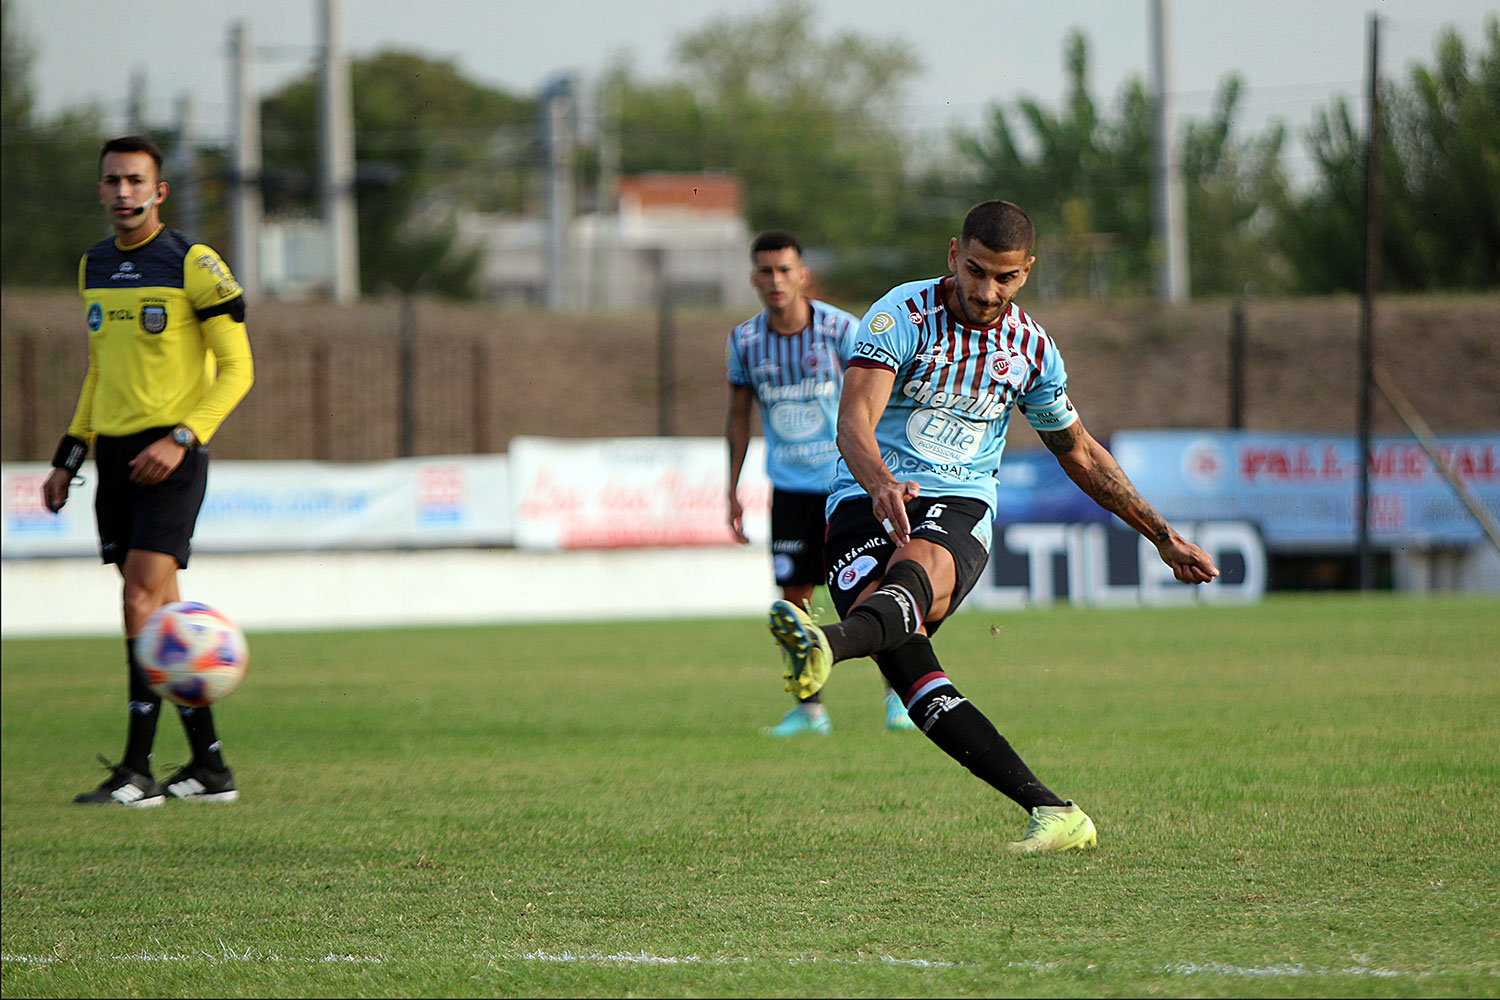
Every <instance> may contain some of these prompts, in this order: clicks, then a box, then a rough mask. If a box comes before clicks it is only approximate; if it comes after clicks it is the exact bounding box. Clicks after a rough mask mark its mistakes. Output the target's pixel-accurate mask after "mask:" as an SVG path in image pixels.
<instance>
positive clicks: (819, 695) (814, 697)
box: [797, 691, 823, 705]
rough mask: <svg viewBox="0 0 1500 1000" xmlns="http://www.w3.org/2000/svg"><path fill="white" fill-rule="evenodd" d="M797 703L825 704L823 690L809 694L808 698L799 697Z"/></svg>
mask: <svg viewBox="0 0 1500 1000" xmlns="http://www.w3.org/2000/svg"><path fill="white" fill-rule="evenodd" d="M797 704H799V705H821V704H823V692H821V691H815V692H813V693H812V694H810V695H808V696H807V697H806V698H798V699H797Z"/></svg>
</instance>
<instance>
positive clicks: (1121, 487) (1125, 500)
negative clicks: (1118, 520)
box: [1087, 465, 1172, 544]
mask: <svg viewBox="0 0 1500 1000" xmlns="http://www.w3.org/2000/svg"><path fill="white" fill-rule="evenodd" d="M1087 492H1088V495H1089V496H1091V497H1093V498H1094V501H1095V502H1096V503H1098V504H1099V506H1101V507H1103V508H1104V509H1105V510H1107V511H1109V512H1110V513H1112V514H1119V515H1121V516H1122V517H1125V518H1126V520H1127V521H1129V520H1136V521H1139V523H1140V531H1141V534H1143V535H1145V536H1146V537H1147V538H1149V539H1151V541H1153V542H1156V543H1157V544H1160V543H1162V542H1165V541H1168V540H1169V539H1170V538H1171V537H1172V532H1171V528H1169V527H1168V526H1167V522H1166V521H1164V520H1162V516H1161V515H1160V514H1158V513H1157V512H1156V509H1155V508H1153V507H1152V506H1151V505H1150V504H1149V503H1147V502H1146V499H1145V497H1143V496H1141V494H1140V491H1138V490H1137V489H1136V488H1135V485H1134V484H1133V483H1131V481H1130V479H1129V477H1127V476H1126V475H1125V471H1124V470H1123V469H1121V468H1120V467H1119V466H1118V465H1116V466H1113V467H1106V466H1102V465H1096V466H1094V467H1093V468H1091V469H1090V470H1089V471H1088V489H1087ZM1129 515H1134V517H1133V518H1132V517H1130V516H1129Z"/></svg>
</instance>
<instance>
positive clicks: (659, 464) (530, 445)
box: [509, 437, 771, 549]
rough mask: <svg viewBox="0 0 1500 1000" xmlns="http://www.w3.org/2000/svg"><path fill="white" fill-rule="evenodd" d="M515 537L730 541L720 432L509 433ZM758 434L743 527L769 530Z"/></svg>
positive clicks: (758, 534) (744, 486) (758, 539)
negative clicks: (652, 434) (650, 435)
mask: <svg viewBox="0 0 1500 1000" xmlns="http://www.w3.org/2000/svg"><path fill="white" fill-rule="evenodd" d="M509 454H510V474H511V479H510V482H511V496H512V497H513V498H514V502H515V507H514V513H515V544H516V546H517V547H519V548H525V549H611V548H626V547H651V546H660V545H732V544H733V543H734V538H733V536H732V535H731V534H730V531H729V523H728V510H729V508H728V502H727V500H726V487H727V484H728V473H729V455H728V451H727V449H726V447H725V444H724V441H723V439H722V438H612V439H592V440H572V439H563V438H534V437H518V438H512V439H511V442H510V451H509ZM765 465H766V457H765V442H764V440H763V439H761V438H755V439H753V440H752V441H751V442H750V450H749V453H748V454H747V455H746V457H745V466H744V469H743V470H742V472H741V473H740V489H739V495H740V503H741V504H742V505H743V507H744V509H745V533H746V534H747V535H749V536H750V538H751V541H752V542H754V543H757V544H760V545H764V544H765V542H766V539H767V537H768V536H769V534H770V510H771V484H770V481H769V480H768V479H767V478H766V471H765Z"/></svg>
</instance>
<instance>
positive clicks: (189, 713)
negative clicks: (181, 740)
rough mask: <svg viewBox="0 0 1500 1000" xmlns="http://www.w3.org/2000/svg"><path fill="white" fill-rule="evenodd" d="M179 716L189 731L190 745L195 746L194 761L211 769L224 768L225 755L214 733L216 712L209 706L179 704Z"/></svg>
mask: <svg viewBox="0 0 1500 1000" xmlns="http://www.w3.org/2000/svg"><path fill="white" fill-rule="evenodd" d="M177 717H178V718H179V719H181V720H182V728H183V729H184V730H186V732H187V738H188V746H190V747H192V748H193V763H194V764H197V765H199V766H201V767H206V768H208V769H209V770H210V771H222V770H224V757H223V756H222V755H221V754H220V753H219V749H220V746H219V738H218V736H216V735H214V714H213V712H212V711H211V710H209V708H208V706H206V705H205V706H204V707H203V708H190V707H188V706H187V705H178V706H177Z"/></svg>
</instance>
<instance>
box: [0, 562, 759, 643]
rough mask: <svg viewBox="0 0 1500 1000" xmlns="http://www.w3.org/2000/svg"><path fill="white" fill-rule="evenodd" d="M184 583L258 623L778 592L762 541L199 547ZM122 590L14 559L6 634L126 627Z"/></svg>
mask: <svg viewBox="0 0 1500 1000" xmlns="http://www.w3.org/2000/svg"><path fill="white" fill-rule="evenodd" d="M179 579H180V583H181V588H182V596H183V597H184V598H185V599H189V600H201V601H204V602H206V603H208V604H212V605H214V606H216V607H219V608H221V609H222V610H224V611H225V612H226V613H227V614H229V615H230V617H232V618H234V619H235V620H236V621H237V622H239V624H240V626H241V627H242V628H244V629H245V630H246V631H247V632H256V631H283V630H305V629H338V628H380V627H394V626H408V625H445V624H502V623H511V622H536V621H605V620H621V619H639V618H694V617H734V616H745V617H747V618H759V616H761V615H764V614H765V612H766V609H767V607H769V605H770V603H771V602H772V601H774V600H775V599H776V598H777V596H779V592H778V591H777V590H776V588H775V586H774V584H773V582H772V579H771V563H770V557H769V556H768V555H767V554H766V551H765V549H764V547H760V546H734V547H722V548H720V547H711V548H681V549H634V550H613V551H589V552H553V553H532V552H519V551H515V550H509V549H504V550H472V549H453V550H441V551H427V552H306V553H295V554H285V555H243V556H229V555H200V556H195V557H194V558H193V561H192V565H191V566H190V567H189V569H188V570H187V571H186V572H185V573H183V574H182V575H181V576H180V578H179ZM119 590H120V584H119V577H118V575H117V574H116V573H115V571H114V570H113V569H112V568H109V567H105V566H103V565H101V564H100V563H99V561H98V560H96V559H29V560H6V561H4V562H3V563H0V635H3V636H4V637H5V638H19V637H25V636H51V635H117V634H119V632H120V592H119Z"/></svg>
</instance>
